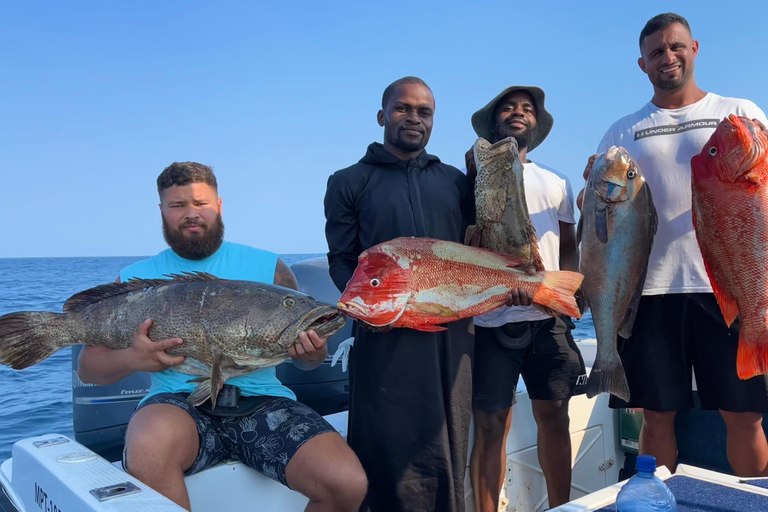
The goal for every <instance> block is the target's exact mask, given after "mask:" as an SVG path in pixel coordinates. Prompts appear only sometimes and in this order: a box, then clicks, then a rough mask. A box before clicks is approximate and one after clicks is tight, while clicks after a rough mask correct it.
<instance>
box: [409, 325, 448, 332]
mask: <svg viewBox="0 0 768 512" xmlns="http://www.w3.org/2000/svg"><path fill="white" fill-rule="evenodd" d="M411 329H415V330H417V331H423V332H441V331H447V330H448V328H447V327H443V326H442V325H431V324H424V325H417V326H415V327H411Z"/></svg>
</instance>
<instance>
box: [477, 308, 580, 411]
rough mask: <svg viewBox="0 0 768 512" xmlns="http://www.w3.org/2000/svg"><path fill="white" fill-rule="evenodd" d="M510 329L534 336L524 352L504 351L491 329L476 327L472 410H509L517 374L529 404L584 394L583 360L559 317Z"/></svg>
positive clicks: (566, 327) (506, 349)
mask: <svg viewBox="0 0 768 512" xmlns="http://www.w3.org/2000/svg"><path fill="white" fill-rule="evenodd" d="M512 326H513V327H514V329H515V330H521V329H526V328H528V329H531V331H532V332H531V334H532V336H533V337H532V340H531V343H530V344H529V345H528V346H527V347H525V348H519V349H509V348H506V347H504V346H502V345H501V343H499V341H498V339H497V337H496V335H495V334H494V329H490V328H487V327H477V326H475V362H474V367H473V370H472V375H473V380H472V386H473V390H472V392H473V399H472V406H473V407H474V408H475V409H479V410H481V411H499V410H502V409H507V408H509V407H511V406H512V405H513V404H514V403H515V387H516V386H517V381H518V379H519V378H520V374H521V373H522V375H523V380H524V381H525V387H526V389H527V390H528V396H530V397H531V399H533V400H563V399H566V398H570V397H571V396H574V395H579V394H582V393H585V392H586V390H587V386H586V384H587V375H586V374H587V371H586V369H585V367H584V359H582V357H581V352H579V349H578V347H576V343H575V342H574V341H573V336H571V331H570V329H569V328H568V326H567V325H566V324H565V322H564V321H563V320H562V319H561V318H559V317H557V318H549V319H546V320H537V321H534V322H517V323H514V324H512Z"/></svg>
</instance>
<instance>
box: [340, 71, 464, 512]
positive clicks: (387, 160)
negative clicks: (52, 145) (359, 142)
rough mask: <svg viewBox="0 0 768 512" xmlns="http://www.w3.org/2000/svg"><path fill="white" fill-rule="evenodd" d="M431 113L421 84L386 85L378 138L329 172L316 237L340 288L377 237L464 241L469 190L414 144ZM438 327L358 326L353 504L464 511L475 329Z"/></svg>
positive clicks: (420, 142) (353, 374) (422, 142)
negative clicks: (357, 490) (358, 498)
mask: <svg viewBox="0 0 768 512" xmlns="http://www.w3.org/2000/svg"><path fill="white" fill-rule="evenodd" d="M434 110H435V100H434V97H433V96H432V91H431V90H430V89H429V87H428V86H427V84H426V83H424V81H422V80H421V79H419V78H416V77H405V78H401V79H400V80H397V81H395V82H393V83H392V84H391V85H389V87H387V88H386V90H385V91H384V95H383V98H382V109H381V110H379V112H378V122H379V125H380V126H383V127H384V144H379V143H377V142H374V143H373V144H371V145H370V146H368V151H367V153H366V154H365V156H364V157H363V158H362V159H361V160H360V161H359V162H358V163H356V164H354V165H352V166H351V167H348V168H346V169H342V170H340V171H338V172H336V173H334V174H333V175H332V176H331V177H330V178H329V180H328V189H327V191H326V195H325V216H326V227H325V234H326V239H327V240H328V248H329V252H328V262H329V265H330V274H331V278H332V279H333V282H334V283H335V284H336V286H337V287H338V288H339V290H343V289H344V287H345V286H346V284H347V282H348V281H349V279H350V278H351V277H352V274H353V272H354V270H355V268H356V266H357V257H358V256H359V255H360V253H361V252H362V251H364V250H365V249H368V248H369V247H371V246H374V245H376V244H379V243H381V242H386V241H388V240H391V239H393V238H397V237H401V236H417V237H430V238H437V239H441V240H449V241H452V242H463V239H464V231H465V229H466V226H467V224H468V223H469V221H470V215H472V213H473V210H474V208H473V200H472V189H471V186H470V184H469V183H468V181H467V178H466V176H465V175H464V174H463V173H462V172H461V171H459V170H458V169H456V168H455V167H452V166H450V165H446V164H443V163H441V162H440V159H439V158H437V157H436V156H433V155H430V154H428V153H427V152H426V151H424V148H425V146H426V145H427V142H428V141H429V136H430V134H431V132H432V121H433V115H434ZM446 278H448V279H449V278H450V276H446ZM445 326H446V327H447V328H448V330H446V331H442V332H436V333H428V332H421V331H416V330H413V329H387V328H384V329H379V330H377V331H373V330H370V329H369V328H365V327H363V326H361V325H360V324H358V325H356V332H355V344H354V348H353V349H352V353H351V356H350V375H349V377H350V409H349V432H348V438H347V441H348V442H349V445H350V446H351V447H352V449H353V450H354V451H355V453H356V454H357V456H358V457H359V458H360V461H361V462H362V464H363V468H364V469H365V471H366V473H367V474H368V481H369V490H368V497H367V499H366V502H365V503H364V505H363V508H364V509H365V508H366V504H367V507H368V508H369V509H370V510H371V512H399V511H403V512H405V511H425V510H429V511H437V512H443V511H446V512H462V511H463V510H464V471H465V468H466V462H467V443H468V437H469V420H470V413H471V405H472V404H471V402H472V353H473V342H474V330H473V327H472V321H471V320H470V319H465V320H460V321H458V322H452V323H449V324H446V325H445Z"/></svg>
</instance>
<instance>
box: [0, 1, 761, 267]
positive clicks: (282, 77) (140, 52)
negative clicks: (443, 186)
mask: <svg viewBox="0 0 768 512" xmlns="http://www.w3.org/2000/svg"><path fill="white" fill-rule="evenodd" d="M670 10H672V11H676V12H678V13H680V14H682V15H683V16H685V17H687V18H688V20H689V21H690V23H691V26H692V28H693V34H694V37H695V38H697V39H698V40H699V42H700V44H701V48H700V54H699V57H698V59H697V60H696V78H697V82H698V84H699V86H700V87H702V88H703V89H705V90H708V91H713V92H717V93H719V94H722V95H728V96H738V97H746V98H749V99H751V100H753V101H755V102H756V103H757V104H758V105H759V106H760V107H761V108H763V109H764V110H766V109H768V83H767V82H768V73H767V72H766V64H765V63H766V59H767V57H766V53H767V52H768V35H766V34H767V31H766V28H765V27H766V26H765V23H766V19H768V8H766V7H765V4H764V3H762V2H759V3H758V2H743V3H742V2H736V1H730V2H722V1H719V2H702V1H697V2H693V1H691V2H669V1H666V2H655V1H645V2H623V1H615V0H614V1H610V2H586V1H584V2H576V1H573V2H547V1H538V2H533V1H531V2H515V1H510V0H506V1H502V2H488V1H485V2H469V1H464V2H453V1H443V2H437V1H433V2H418V1H415V0H411V1H399V0H398V1H388V2H378V3H370V4H369V3H367V2H359V1H355V2H303V3H299V2H293V3H290V2H215V3H214V2H181V1H136V2H111V1H107V2H105V1H91V2H85V1H82V2H67V3H64V2H53V1H51V2H31V1H30V2H5V3H4V4H3V14H2V18H0V48H2V51H0V70H1V71H0V120H1V121H2V122H1V123H0V177H1V178H2V179H1V180H0V183H1V184H2V186H1V188H0V190H1V191H2V201H1V202H0V214H1V217H0V226H2V232H3V237H2V242H0V257H17V256H112V255H126V256H128V255H151V254H154V253H156V252H158V251H159V250H161V249H163V248H164V247H165V244H164V242H163V239H162V236H161V233H160V217H159V211H158V208H157V202H158V200H157V195H156V191H155V178H156V177H157V175H158V174H159V173H160V171H161V170H162V169H163V168H164V167H165V166H166V165H168V164H170V163H171V162H173V161H183V160H195V161H199V162H202V163H206V164H209V165H212V166H213V167H214V170H215V171H216V174H217V176H218V179H219V184H220V190H219V191H220V194H221V196H222V197H223V198H224V222H225V224H226V227H227V238H228V239H230V240H232V241H236V242H241V243H247V244H251V245H255V246H259V247H262V248H265V249H270V250H273V251H275V252H279V253H296V252H301V253H307V252H325V251H326V250H327V247H326V244H325V238H324V234H323V226H324V217H323V209H322V200H323V195H324V193H325V184H326V180H327V177H328V175H330V174H331V173H332V172H333V171H335V170H337V169H340V168H343V167H346V166H348V165H350V164H352V163H354V162H356V161H357V160H358V159H359V158H360V157H361V156H362V155H363V153H364V151H365V148H366V146H367V145H368V144H369V143H370V142H372V141H381V139H382V129H381V128H380V127H379V126H378V125H377V124H376V111H377V110H378V108H379V105H380V101H381V93H382V91H383V89H384V87H385V86H386V85H387V84H388V83H390V82H391V81H393V80H395V79H397V78H400V77H402V76H405V75H417V76H420V77H421V78H423V79H424V80H426V81H427V83H428V84H429V85H430V86H431V87H432V89H433V91H434V93H435V97H436V101H437V109H436V116H435V127H434V130H433V132H432V139H431V141H430V143H429V146H428V148H427V149H428V151H429V152H430V153H433V154H436V155H438V156H439V157H440V158H441V159H442V160H443V161H444V162H447V163H450V164H453V165H456V166H458V167H462V166H463V155H464V152H465V151H466V149H467V148H468V147H469V146H470V144H472V143H473V142H474V140H475V138H476V136H475V134H474V132H473V131H472V128H471V125H470V116H471V115H472V113H473V112H474V111H475V110H477V109H478V108H480V107H482V106H483V105H484V104H485V103H486V102H487V101H489V100H490V99H491V98H492V97H493V96H495V95H496V94H497V93H498V92H500V91H501V90H502V89H503V88H504V87H505V86H507V85H512V84H534V85H539V86H541V87H542V88H543V89H544V90H545V91H546V94H547V107H548V109H549V110H550V111H551V112H552V114H553V116H554V118H555V124H554V129H553V130H552V133H551V134H550V136H549V138H548V139H547V140H546V141H545V142H544V143H543V144H542V146H541V147H539V148H538V149H536V151H534V152H532V154H531V158H532V159H534V160H537V161H539V162H541V163H544V164H546V165H549V166H552V167H554V168H556V169H559V170H561V171H562V172H565V173H566V174H567V175H568V176H570V177H571V180H572V183H573V186H574V189H575V190H578V189H579V188H580V186H581V178H580V175H581V171H582V169H583V167H584V163H585V161H586V159H587V157H588V156H589V155H590V154H592V153H593V152H594V150H595V148H596V146H597V144H598V142H599V140H600V138H601V137H602V135H603V133H604V132H605V130H606V129H607V128H608V126H609V125H610V124H611V123H612V122H613V121H615V120H616V119H617V118H618V117H620V116H623V115H625V114H628V113H630V112H634V111H635V110H637V109H639V108H640V107H641V106H642V105H643V104H645V103H646V102H647V101H648V100H649V99H650V97H651V94H652V90H651V85H650V83H649V82H648V80H647V78H646V76H645V75H644V74H643V73H642V72H641V71H640V70H639V69H638V67H637V64H636V60H637V57H638V56H639V50H638V46H637V38H638V35H639V32H640V30H641V28H642V27H643V25H644V24H645V22H646V21H647V20H648V19H649V18H650V17H652V16H653V15H655V14H658V13H660V12H666V11H670Z"/></svg>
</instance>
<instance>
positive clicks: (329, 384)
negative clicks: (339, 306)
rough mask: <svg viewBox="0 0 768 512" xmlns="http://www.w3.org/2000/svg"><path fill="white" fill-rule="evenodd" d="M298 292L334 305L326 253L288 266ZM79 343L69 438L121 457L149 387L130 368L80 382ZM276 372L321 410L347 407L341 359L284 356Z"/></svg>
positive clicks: (340, 337) (342, 336)
mask: <svg viewBox="0 0 768 512" xmlns="http://www.w3.org/2000/svg"><path fill="white" fill-rule="evenodd" d="M291 270H292V271H293V273H294V274H295V275H296V279H297V280H298V283H299V291H301V292H302V293H306V294H307V295H311V296H312V297H314V298H315V299H317V300H321V301H324V302H327V303H329V304H336V302H337V301H338V300H339V297H340V296H341V294H340V293H339V291H338V290H337V289H336V286H335V285H334V284H333V281H331V278H330V276H329V275H328V261H327V260H326V258H314V259H310V260H304V261H299V262H296V263H294V264H293V265H291ZM351 333H352V322H347V325H345V326H344V328H343V329H341V330H340V331H339V332H337V333H336V334H334V335H333V336H332V337H331V338H330V339H329V340H328V352H329V353H330V354H333V353H334V352H335V351H336V348H337V347H338V346H339V343H341V342H342V341H344V340H346V339H347V338H349V337H350V336H351V335H352V334H351ZM82 348H83V347H82V346H74V347H72V416H73V418H72V423H73V429H74V432H75V440H77V442H79V443H81V444H83V445H85V446H87V447H88V448H90V449H91V450H93V451H95V452H96V453H98V454H99V455H101V456H102V457H104V458H105V459H107V460H109V461H116V460H120V458H121V457H122V451H123V444H124V442H125V431H126V429H127V427H128V420H129V419H130V417H131V414H132V413H133V411H134V409H136V406H137V405H138V404H139V401H140V400H141V399H142V398H143V397H144V395H146V394H147V391H149V380H150V379H149V374H148V373H144V372H140V373H134V374H133V375H130V376H129V377H126V378H125V379H123V380H121V381H119V382H116V383H115V384H111V385H108V386H97V385H94V384H84V383H83V382H81V381H80V379H79V378H78V377H77V358H78V356H79V355H80V351H81V350H82ZM276 371H277V377H278V379H280V381H281V382H282V383H283V384H284V385H286V386H287V387H289V388H290V389H291V390H292V391H293V392H294V393H296V397H297V399H298V400H299V401H300V402H302V403H304V404H306V405H308V406H309V407H311V408H312V409H314V410H315V411H317V412H318V413H320V414H322V415H326V414H333V413H336V412H340V411H345V410H347V408H348V407H349V378H348V376H347V374H346V373H344V372H342V370H341V364H338V365H336V366H334V367H331V363H330V358H329V359H327V360H326V361H324V362H323V364H322V365H321V366H319V367H318V368H315V369H314V370H311V371H304V370H300V369H299V368H297V367H296V366H294V365H293V363H291V362H290V361H288V362H285V363H282V364H280V365H278V366H277V368H276Z"/></svg>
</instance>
